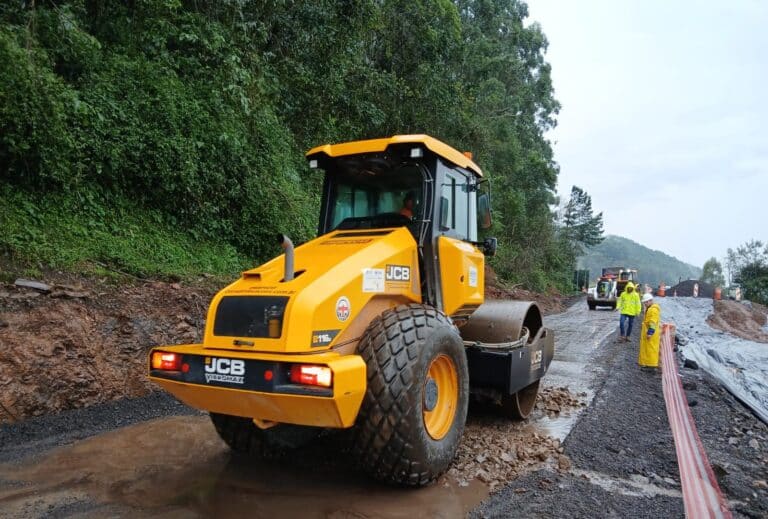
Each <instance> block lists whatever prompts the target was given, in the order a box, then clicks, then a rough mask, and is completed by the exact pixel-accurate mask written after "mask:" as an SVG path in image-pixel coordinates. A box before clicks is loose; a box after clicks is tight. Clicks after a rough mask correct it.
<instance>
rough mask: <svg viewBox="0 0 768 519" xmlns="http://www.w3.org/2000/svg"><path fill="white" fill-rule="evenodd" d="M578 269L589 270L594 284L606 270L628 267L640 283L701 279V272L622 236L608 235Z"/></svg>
mask: <svg viewBox="0 0 768 519" xmlns="http://www.w3.org/2000/svg"><path fill="white" fill-rule="evenodd" d="M578 264H579V268H583V269H589V272H590V274H589V275H590V277H591V279H592V284H594V281H595V280H596V279H597V278H598V276H600V272H601V270H602V268H603V267H614V266H616V267H621V266H623V267H627V268H635V269H637V270H638V276H639V278H640V281H642V282H643V283H648V284H650V285H653V286H658V285H659V283H661V282H662V281H663V282H664V283H666V284H667V285H675V284H677V282H678V281H680V280H686V279H699V276H700V275H701V269H699V268H696V267H694V266H693V265H689V264H687V263H684V262H682V261H680V260H678V259H676V258H673V257H672V256H669V255H667V254H664V253H663V252H661V251H657V250H651V249H649V248H647V247H644V246H643V245H640V244H639V243H636V242H634V241H632V240H628V239H627V238H622V237H620V236H613V235H608V236H606V238H605V240H604V241H603V242H602V243H601V244H599V245H596V246H595V247H592V248H590V249H587V251H586V253H585V254H584V255H583V256H581V257H579V263H578Z"/></svg>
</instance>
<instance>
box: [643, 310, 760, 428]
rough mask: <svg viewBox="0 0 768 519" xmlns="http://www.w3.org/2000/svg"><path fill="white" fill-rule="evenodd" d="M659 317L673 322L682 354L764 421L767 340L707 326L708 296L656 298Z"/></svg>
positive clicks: (664, 320) (708, 313)
mask: <svg viewBox="0 0 768 519" xmlns="http://www.w3.org/2000/svg"><path fill="white" fill-rule="evenodd" d="M656 301H657V302H658V303H659V304H660V305H661V320H662V321H663V322H671V323H674V324H675V326H676V327H677V335H678V339H679V342H680V351H681V353H682V355H683V357H684V358H686V359H691V360H694V361H695V362H696V363H697V364H698V365H699V367H700V368H701V369H703V370H705V371H706V372H707V373H709V374H710V375H712V376H713V377H715V378H716V379H717V380H719V381H720V383H721V384H723V386H725V387H726V388H727V389H728V391H730V392H731V393H733V395H734V396H736V397H737V398H738V399H739V400H741V401H742V402H744V404H746V405H747V406H749V407H750V408H751V409H752V410H753V411H754V413H755V414H756V415H757V416H758V417H760V419H761V420H763V421H764V422H765V423H768V344H763V343H759V342H753V341H748V340H745V339H740V338H738V337H735V336H733V335H731V334H729V333H726V332H723V331H720V330H716V329H714V328H712V327H710V326H709V325H708V324H707V322H706V319H707V316H709V315H710V314H711V313H712V312H713V311H714V307H713V303H712V300H711V299H695V298H669V297H667V298H657V299H656Z"/></svg>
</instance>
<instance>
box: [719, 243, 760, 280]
mask: <svg viewBox="0 0 768 519" xmlns="http://www.w3.org/2000/svg"><path fill="white" fill-rule="evenodd" d="M727 265H728V271H729V276H730V277H731V279H732V280H733V281H734V282H736V283H741V282H742V281H741V277H742V271H743V270H744V269H745V268H746V267H747V266H748V265H752V266H753V267H754V266H758V267H760V266H762V267H766V266H768V245H764V244H763V242H762V241H760V240H750V241H748V242H746V243H745V244H744V245H740V246H739V247H736V251H735V252H734V251H733V249H728V254H727Z"/></svg>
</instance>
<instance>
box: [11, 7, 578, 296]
mask: <svg viewBox="0 0 768 519" xmlns="http://www.w3.org/2000/svg"><path fill="white" fill-rule="evenodd" d="M526 17H527V6H526V5H525V4H524V3H523V2H520V1H517V0H490V1H468V0H467V1H453V2H450V1H445V0H434V1H429V0H425V1H413V0H407V1H398V0H391V1H390V0H385V1H383V2H382V1H373V0H368V1H366V0H362V1H356V2H351V3H350V2H333V1H330V0H326V1H317V2H261V1H249V0H238V1H231V0H226V1H221V2H197V1H179V0H136V1H128V2H108V1H104V0H77V1H57V2H52V1H36V2H3V4H2V6H0V67H2V73H0V206H2V207H3V211H2V212H0V250H2V251H3V252H4V253H5V254H6V255H11V256H13V257H14V258H15V259H18V260H21V261H26V262H29V263H30V264H31V265H50V266H54V267H57V268H75V269H82V270H88V269H93V268H100V267H99V266H102V267H105V268H114V269H120V270H122V271H125V272H129V273H132V274H137V275H143V276H157V275H160V276H163V275H186V274H194V273H199V272H216V273H234V272H236V271H237V270H238V269H240V268H242V267H244V266H247V265H252V264H254V263H257V262H260V261H262V260H264V259H266V258H268V257H270V256H273V255H275V254H276V253H277V252H279V251H278V250H277V247H276V245H275V239H274V235H275V234H277V233H278V232H285V233H286V234H289V235H290V236H292V237H293V238H294V240H295V241H302V240H305V239H307V238H309V237H311V236H312V235H313V233H314V230H315V225H316V212H317V207H318V187H319V180H320V179H319V178H317V176H316V175H314V174H312V173H311V172H310V171H309V170H308V169H307V168H306V166H305V164H304V159H303V153H304V152H305V151H306V150H307V149H309V148H310V147H312V146H315V145H317V144H322V143H326V142H339V141H347V140H354V139H361V138H370V137H381V136H387V135H392V134H404V133H427V134H430V135H432V136H435V137H437V138H439V139H441V140H443V141H445V142H447V143H449V144H451V145H453V146H454V147H456V148H458V149H460V150H472V151H473V152H474V157H475V160H476V161H477V162H478V163H479V164H480V166H481V167H482V168H483V169H484V171H486V172H487V174H488V176H489V177H490V178H491V180H492V184H493V189H494V199H493V203H494V210H495V216H496V219H495V222H496V223H495V228H494V229H493V233H494V234H495V235H496V236H497V237H499V242H500V253H499V256H498V257H497V258H496V259H495V260H494V261H495V267H496V269H497V271H498V272H499V274H500V275H501V276H502V277H504V278H506V279H508V280H510V281H515V282H523V283H525V284H526V285H528V286H530V287H532V288H544V287H545V286H548V285H561V286H562V285H563V284H564V283H565V281H567V280H568V278H569V271H570V269H571V268H572V261H573V256H572V254H570V253H569V252H568V251H569V250H571V249H570V248H569V247H567V246H564V244H563V242H562V240H563V239H562V238H561V237H558V233H557V232H556V226H555V222H554V220H553V218H554V217H553V215H552V212H551V210H550V204H552V203H553V202H554V190H555V185H556V180H557V173H558V169H557V165H556V163H555V162H554V160H553V156H552V150H551V147H550V144H549V143H548V142H547V140H546V139H545V138H544V136H543V134H544V132H545V131H546V130H547V129H548V128H550V127H552V126H553V125H554V124H555V119H554V117H555V115H556V113H557V111H558V103H557V101H556V100H555V99H554V96H553V89H552V85H551V81H550V68H549V65H548V64H547V63H546V61H545V57H544V53H545V50H546V45H547V42H546V38H545V36H544V34H543V33H542V32H541V30H540V28H539V27H538V25H536V24H533V25H530V24H528V21H527V20H526Z"/></svg>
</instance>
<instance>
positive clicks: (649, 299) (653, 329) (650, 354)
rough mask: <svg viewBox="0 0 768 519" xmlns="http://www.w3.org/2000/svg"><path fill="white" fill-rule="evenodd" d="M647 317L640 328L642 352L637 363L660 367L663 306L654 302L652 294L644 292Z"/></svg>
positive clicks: (644, 306)
mask: <svg viewBox="0 0 768 519" xmlns="http://www.w3.org/2000/svg"><path fill="white" fill-rule="evenodd" d="M642 301H643V308H644V309H645V317H644V318H643V327H642V329H641V330H640V354H639V356H638V358H637V363H638V364H640V367H641V368H657V367H659V342H661V308H659V305H657V304H656V303H654V302H653V295H652V294H643V300H642Z"/></svg>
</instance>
